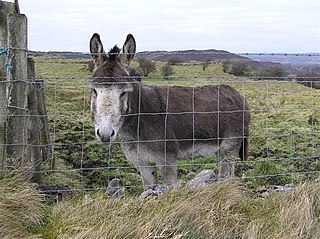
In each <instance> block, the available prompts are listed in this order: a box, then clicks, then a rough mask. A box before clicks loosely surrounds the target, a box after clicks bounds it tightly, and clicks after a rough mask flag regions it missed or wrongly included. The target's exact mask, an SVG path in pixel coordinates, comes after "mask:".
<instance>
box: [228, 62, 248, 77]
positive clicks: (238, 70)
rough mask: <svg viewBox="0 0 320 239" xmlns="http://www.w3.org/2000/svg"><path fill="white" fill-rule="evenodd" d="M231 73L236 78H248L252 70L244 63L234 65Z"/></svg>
mask: <svg viewBox="0 0 320 239" xmlns="http://www.w3.org/2000/svg"><path fill="white" fill-rule="evenodd" d="M229 73H230V74H231V75H234V76H248V75H249V73H250V69H249V67H248V66H247V65H245V64H243V63H237V64H233V65H232V67H231V69H230V71H229Z"/></svg>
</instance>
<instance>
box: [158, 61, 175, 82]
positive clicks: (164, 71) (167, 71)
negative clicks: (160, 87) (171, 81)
mask: <svg viewBox="0 0 320 239" xmlns="http://www.w3.org/2000/svg"><path fill="white" fill-rule="evenodd" d="M173 74H174V69H173V67H172V66H171V65H169V64H165V65H163V66H162V67H161V75H162V76H163V78H164V79H167V78H168V76H170V75H173Z"/></svg>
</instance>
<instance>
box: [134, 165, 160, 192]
mask: <svg viewBox="0 0 320 239" xmlns="http://www.w3.org/2000/svg"><path fill="white" fill-rule="evenodd" d="M137 169H138V171H139V172H140V174H141V176H142V181H143V185H144V187H145V189H154V188H155V187H156V186H157V185H158V176H157V168H156V166H138V167H137Z"/></svg>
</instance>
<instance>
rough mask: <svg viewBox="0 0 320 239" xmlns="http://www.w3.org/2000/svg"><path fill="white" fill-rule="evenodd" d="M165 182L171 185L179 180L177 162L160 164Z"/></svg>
mask: <svg viewBox="0 0 320 239" xmlns="http://www.w3.org/2000/svg"><path fill="white" fill-rule="evenodd" d="M158 167H159V171H160V175H161V178H162V181H163V184H165V185H167V186H170V185H173V184H175V183H176V182H177V166H176V165H175V164H170V165H159V166H158Z"/></svg>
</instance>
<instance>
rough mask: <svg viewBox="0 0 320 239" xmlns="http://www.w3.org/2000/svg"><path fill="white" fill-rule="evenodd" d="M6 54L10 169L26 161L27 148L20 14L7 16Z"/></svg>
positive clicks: (23, 34)
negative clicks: (8, 79)
mask: <svg viewBox="0 0 320 239" xmlns="http://www.w3.org/2000/svg"><path fill="white" fill-rule="evenodd" d="M7 45H8V49H9V52H8V56H9V63H10V65H11V66H12V67H13V70H12V72H11V77H10V82H8V83H9V102H8V111H9V117H8V127H7V144H9V145H10V147H7V160H8V161H7V163H8V166H10V167H12V168H13V169H17V168H20V167H26V166H29V165H28V164H30V158H29V156H30V155H29V152H28V151H29V150H28V147H27V146H28V138H29V136H28V133H29V132H28V128H29V127H28V123H29V122H28V117H27V114H28V91H29V86H28V81H27V79H28V73H27V49H28V46H27V18H26V16H25V15H22V14H16V13H14V14H9V15H8V43H7Z"/></svg>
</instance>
